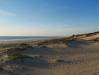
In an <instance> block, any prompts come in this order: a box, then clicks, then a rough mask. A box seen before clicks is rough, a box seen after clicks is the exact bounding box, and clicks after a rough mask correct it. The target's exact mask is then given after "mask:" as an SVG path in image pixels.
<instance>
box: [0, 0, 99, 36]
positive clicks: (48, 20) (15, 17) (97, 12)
mask: <svg viewBox="0 0 99 75" xmlns="http://www.w3.org/2000/svg"><path fill="white" fill-rule="evenodd" d="M98 30H99V0H0V36H18V35H19V36H26V35H29V36H65V35H72V34H77V33H86V32H93V31H98Z"/></svg>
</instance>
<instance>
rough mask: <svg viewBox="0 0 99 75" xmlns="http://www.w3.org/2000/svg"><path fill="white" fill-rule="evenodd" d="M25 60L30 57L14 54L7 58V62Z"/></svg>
mask: <svg viewBox="0 0 99 75" xmlns="http://www.w3.org/2000/svg"><path fill="white" fill-rule="evenodd" d="M25 58H32V57H30V56H27V55H22V54H15V55H12V56H8V60H17V59H25Z"/></svg>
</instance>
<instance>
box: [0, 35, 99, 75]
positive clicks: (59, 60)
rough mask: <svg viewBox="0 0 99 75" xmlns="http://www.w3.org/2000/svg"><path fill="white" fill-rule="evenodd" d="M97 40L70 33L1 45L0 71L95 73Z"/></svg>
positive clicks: (98, 69)
mask: <svg viewBox="0 0 99 75" xmlns="http://www.w3.org/2000/svg"><path fill="white" fill-rule="evenodd" d="M91 35H93V34H90V36H91ZM80 36H81V35H79V37H80ZM88 36H89V35H88ZM98 40H99V38H96V39H95V40H94V41H93V42H92V41H86V40H82V39H79V38H77V36H76V37H75V35H73V36H71V37H68V38H61V39H53V40H46V41H38V42H37V41H35V42H34V43H33V42H32V43H20V44H16V45H14V46H11V45H10V46H8V45H7V46H1V47H0V50H1V55H2V56H0V75H99V42H98ZM96 41H97V42H96ZM3 51H6V52H5V53H3Z"/></svg>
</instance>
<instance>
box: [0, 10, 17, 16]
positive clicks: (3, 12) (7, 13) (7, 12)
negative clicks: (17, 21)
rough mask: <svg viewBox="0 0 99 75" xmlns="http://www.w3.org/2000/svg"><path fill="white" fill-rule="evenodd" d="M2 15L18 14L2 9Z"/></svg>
mask: <svg viewBox="0 0 99 75" xmlns="http://www.w3.org/2000/svg"><path fill="white" fill-rule="evenodd" d="M0 16H16V14H15V13H12V12H9V11H5V10H0Z"/></svg>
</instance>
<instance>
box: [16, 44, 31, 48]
mask: <svg viewBox="0 0 99 75" xmlns="http://www.w3.org/2000/svg"><path fill="white" fill-rule="evenodd" d="M16 47H19V48H32V46H31V45H30V44H27V43H21V44H18V45H17V46H16Z"/></svg>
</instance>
